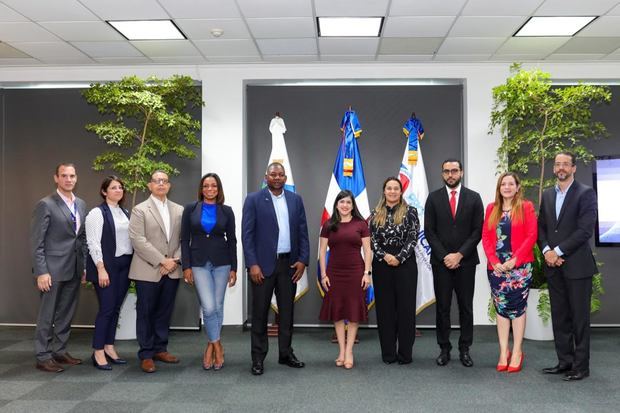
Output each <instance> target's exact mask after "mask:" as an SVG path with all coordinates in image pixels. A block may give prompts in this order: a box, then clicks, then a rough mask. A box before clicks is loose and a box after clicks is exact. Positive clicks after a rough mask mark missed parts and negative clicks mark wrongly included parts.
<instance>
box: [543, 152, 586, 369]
mask: <svg viewBox="0 0 620 413" xmlns="http://www.w3.org/2000/svg"><path fill="white" fill-rule="evenodd" d="M576 170H577V167H576V166H575V155H573V154H572V153H569V152H560V153H558V154H557V155H556V156H555V159H554V164H553V173H554V175H555V176H556V178H557V182H556V185H555V186H554V187H553V188H549V189H547V190H545V192H544V193H543V196H542V201H541V203H540V213H539V217H538V245H539V246H540V249H541V250H542V252H543V254H544V256H545V275H546V276H547V280H548V284H549V298H550V300H551V320H552V321H553V335H554V341H555V351H556V353H557V356H558V364H557V365H556V366H555V367H550V368H545V369H543V372H544V373H547V374H560V373H565V376H564V380H566V381H572V380H581V379H584V378H586V377H588V376H589V375H590V364H589V362H590V296H591V295H592V276H593V275H594V274H596V273H597V272H598V269H597V267H596V261H595V260H594V257H593V256H592V250H591V249H590V244H589V241H590V238H591V237H592V233H593V231H594V225H595V223H596V211H597V205H596V194H595V193H594V190H593V189H592V188H590V187H589V186H586V185H583V184H581V183H579V182H577V181H575V177H574V175H575V171H576Z"/></svg>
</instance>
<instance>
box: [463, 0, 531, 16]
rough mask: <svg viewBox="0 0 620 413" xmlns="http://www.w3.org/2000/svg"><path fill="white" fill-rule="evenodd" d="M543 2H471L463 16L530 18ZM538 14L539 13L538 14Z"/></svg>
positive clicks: (504, 0)
mask: <svg viewBox="0 0 620 413" xmlns="http://www.w3.org/2000/svg"><path fill="white" fill-rule="evenodd" d="M542 2H543V0H469V1H468V2H467V4H466V5H465V8H463V13H462V14H463V16H529V15H531V14H534V12H535V11H536V9H537V8H538V7H539V6H540V4H541V3H542ZM537 14H538V13H537Z"/></svg>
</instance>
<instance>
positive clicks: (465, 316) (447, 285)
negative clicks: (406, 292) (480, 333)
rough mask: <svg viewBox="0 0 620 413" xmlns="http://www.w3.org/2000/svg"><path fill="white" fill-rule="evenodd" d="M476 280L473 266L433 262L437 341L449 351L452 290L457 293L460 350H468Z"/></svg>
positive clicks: (472, 333)
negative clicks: (449, 265) (451, 266)
mask: <svg viewBox="0 0 620 413" xmlns="http://www.w3.org/2000/svg"><path fill="white" fill-rule="evenodd" d="M475 280H476V266H475V265H474V266H467V267H458V268H456V269H454V270H450V269H448V268H447V267H446V266H445V265H443V264H440V265H435V264H433V285H434V287H435V300H436V304H435V307H436V311H437V313H436V314H437V319H436V325H437V344H439V347H441V349H442V350H448V351H450V350H451V349H452V344H451V343H450V328H451V322H450V308H451V307H452V292H453V291H454V292H455V293H456V299H457V302H458V306H459V324H460V326H461V336H460V337H459V351H467V350H469V347H470V346H471V344H472V342H473V340H474V312H473V306H474V285H475Z"/></svg>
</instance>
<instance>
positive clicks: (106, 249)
mask: <svg viewBox="0 0 620 413" xmlns="http://www.w3.org/2000/svg"><path fill="white" fill-rule="evenodd" d="M100 195H101V197H102V198H103V199H104V202H103V203H102V204H101V205H99V206H98V207H96V208H93V209H92V210H91V211H90V212H89V213H88V215H87V216H86V222H85V226H86V227H85V228H86V241H87V243H88V251H89V254H88V258H87V264H86V279H87V280H88V281H90V282H92V283H93V285H94V286H95V291H96V292H97V298H98V300H99V312H98V313H97V318H96V320H95V334H94V337H93V350H94V352H93V355H92V357H91V359H92V362H93V366H95V367H96V368H98V369H99V370H112V366H111V365H110V363H112V364H126V363H127V362H126V361H125V360H123V359H121V358H120V357H119V356H118V354H117V353H116V350H115V349H114V339H115V336H116V324H117V323H118V314H119V311H120V308H121V305H122V304H123V300H124V299H125V295H127V290H128V289H129V278H128V273H129V266H130V264H131V257H132V254H133V249H132V247H131V242H130V240H129V212H128V211H127V210H126V209H124V208H123V200H124V199H125V189H124V185H123V181H121V180H120V179H119V178H118V177H116V176H113V175H111V176H108V177H107V178H105V179H104V180H103V183H102V184H101V190H100Z"/></svg>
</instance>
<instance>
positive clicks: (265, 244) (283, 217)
mask: <svg viewBox="0 0 620 413" xmlns="http://www.w3.org/2000/svg"><path fill="white" fill-rule="evenodd" d="M265 180H266V181H267V188H264V189H263V190H261V191H258V192H254V193H251V194H249V195H248V196H247V198H246V199H245V203H244V205H243V219H242V224H241V225H242V242H243V252H244V256H245V265H246V267H247V268H248V272H249V275H250V278H251V280H252V283H251V289H252V370H251V371H252V374H254V375H261V374H263V371H264V367H263V360H264V359H265V356H266V355H267V351H268V349H269V342H268V339H267V316H268V315H269V307H270V303H271V296H272V295H273V291H274V289H275V293H276V299H277V302H278V313H279V315H280V324H279V330H278V348H279V353H280V354H279V360H278V362H279V363H280V364H286V365H288V366H290V367H295V368H301V367H304V363H303V362H301V361H299V360H298V359H297V357H295V354H294V353H293V349H292V348H291V339H292V334H293V306H294V299H295V291H296V288H297V282H298V281H299V279H300V278H301V277H302V275H303V273H304V270H305V268H306V266H307V265H308V260H309V256H310V248H309V243H308V224H307V222H306V212H305V209H304V204H303V202H302V200H301V197H300V196H299V195H297V194H295V193H293V192H290V191H286V190H284V184H285V182H286V173H285V170H284V166H282V164H280V163H277V162H275V163H272V164H270V165H269V166H268V167H267V173H266V175H265Z"/></svg>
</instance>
